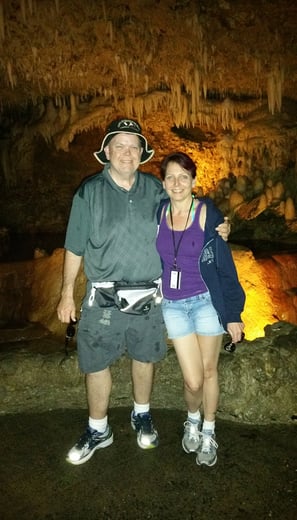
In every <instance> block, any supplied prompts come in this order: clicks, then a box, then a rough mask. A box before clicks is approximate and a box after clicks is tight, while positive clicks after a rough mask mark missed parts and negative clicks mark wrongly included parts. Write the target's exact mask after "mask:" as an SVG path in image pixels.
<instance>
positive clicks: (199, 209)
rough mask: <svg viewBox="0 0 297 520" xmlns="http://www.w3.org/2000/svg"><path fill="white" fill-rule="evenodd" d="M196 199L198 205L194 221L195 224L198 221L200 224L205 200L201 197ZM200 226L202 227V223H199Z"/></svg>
mask: <svg viewBox="0 0 297 520" xmlns="http://www.w3.org/2000/svg"><path fill="white" fill-rule="evenodd" d="M196 200H198V206H197V208H196V211H195V217H194V219H193V222H195V224H196V223H198V225H199V219H200V214H201V210H202V208H203V202H202V201H201V200H199V199H196ZM199 227H200V225H199Z"/></svg>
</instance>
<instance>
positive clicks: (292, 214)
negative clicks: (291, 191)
mask: <svg viewBox="0 0 297 520" xmlns="http://www.w3.org/2000/svg"><path fill="white" fill-rule="evenodd" d="M284 216H285V219H286V220H294V219H295V218H296V211H295V206H294V201H293V199H292V197H288V198H287V199H286V201H285V210H284Z"/></svg>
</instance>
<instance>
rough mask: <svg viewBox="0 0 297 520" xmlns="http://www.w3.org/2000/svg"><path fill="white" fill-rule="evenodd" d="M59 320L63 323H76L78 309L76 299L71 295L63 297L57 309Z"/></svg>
mask: <svg viewBox="0 0 297 520" xmlns="http://www.w3.org/2000/svg"><path fill="white" fill-rule="evenodd" d="M57 314H58V318H59V320H60V321H61V322H62V323H70V321H71V320H72V321H76V308H75V303H74V299H73V297H72V296H69V295H67V294H66V295H62V297H61V300H60V301H59V304H58V307H57Z"/></svg>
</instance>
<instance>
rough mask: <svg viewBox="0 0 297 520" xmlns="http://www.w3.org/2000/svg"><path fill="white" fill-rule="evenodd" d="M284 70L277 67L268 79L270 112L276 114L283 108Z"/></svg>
mask: <svg viewBox="0 0 297 520" xmlns="http://www.w3.org/2000/svg"><path fill="white" fill-rule="evenodd" d="M283 82H284V71H283V68H281V67H279V66H275V67H274V68H273V70H272V71H271V73H270V74H269V76H268V78H267V98H268V108H269V111H270V112H271V113H272V114H274V113H275V111H276V110H277V111H278V112H280V110H281V107H282V87H283Z"/></svg>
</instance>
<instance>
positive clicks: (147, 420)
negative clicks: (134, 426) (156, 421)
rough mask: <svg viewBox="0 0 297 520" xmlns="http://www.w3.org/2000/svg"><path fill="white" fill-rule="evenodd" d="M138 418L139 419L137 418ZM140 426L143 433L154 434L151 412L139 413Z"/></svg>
mask: <svg viewBox="0 0 297 520" xmlns="http://www.w3.org/2000/svg"><path fill="white" fill-rule="evenodd" d="M136 420H137V419H136ZM138 420H139V428H140V429H141V430H142V433H146V434H152V433H153V430H154V428H153V422H152V418H151V415H150V414H149V413H144V414H139V419H138Z"/></svg>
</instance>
